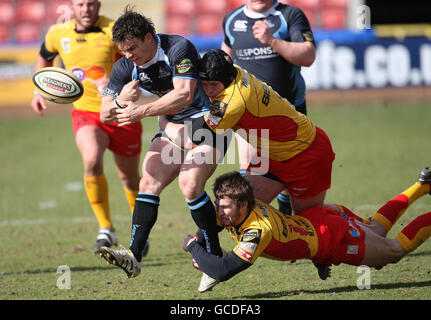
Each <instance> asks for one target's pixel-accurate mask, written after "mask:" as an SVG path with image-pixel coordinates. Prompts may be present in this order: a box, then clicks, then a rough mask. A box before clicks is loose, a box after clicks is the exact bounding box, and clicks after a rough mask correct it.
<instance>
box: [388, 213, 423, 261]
mask: <svg viewBox="0 0 431 320" xmlns="http://www.w3.org/2000/svg"><path fill="white" fill-rule="evenodd" d="M430 236H431V212H428V213H425V214H423V215H421V216H419V217H417V218H416V219H414V220H413V221H412V222H410V223H409V224H408V225H407V226H406V227H405V228H404V229H403V230H402V231H401V232H400V233H399V234H398V235H397V238H396V239H397V241H398V242H399V243H400V244H401V246H402V247H403V248H404V250H406V251H407V252H411V251H413V250H415V249H416V248H417V247H419V246H420V245H421V244H422V243H423V242H424V241H425V240H427V239H428V238H429V237H430Z"/></svg>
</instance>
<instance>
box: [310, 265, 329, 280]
mask: <svg viewBox="0 0 431 320" xmlns="http://www.w3.org/2000/svg"><path fill="white" fill-rule="evenodd" d="M314 266H315V267H316V268H317V273H318V274H319V278H320V279H322V280H326V278H329V277H330V276H331V265H330V264H320V263H314Z"/></svg>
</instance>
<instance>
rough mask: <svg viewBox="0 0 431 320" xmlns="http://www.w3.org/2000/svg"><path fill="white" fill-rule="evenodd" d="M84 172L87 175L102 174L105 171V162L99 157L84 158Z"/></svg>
mask: <svg viewBox="0 0 431 320" xmlns="http://www.w3.org/2000/svg"><path fill="white" fill-rule="evenodd" d="M83 161H84V172H85V175H86V176H87V177H92V176H100V175H101V174H102V173H103V162H102V161H100V160H99V159H98V158H97V157H93V158H91V157H89V158H85V159H84V160H83Z"/></svg>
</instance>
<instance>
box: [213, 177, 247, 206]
mask: <svg viewBox="0 0 431 320" xmlns="http://www.w3.org/2000/svg"><path fill="white" fill-rule="evenodd" d="M213 192H214V196H215V198H216V199H221V198H223V197H229V198H231V199H232V200H234V201H235V202H236V203H237V205H238V206H239V205H240V204H241V202H244V201H246V202H247V204H248V210H249V211H251V210H252V209H253V208H254V206H255V205H256V201H255V200H254V194H253V188H252V187H251V184H250V182H248V180H247V179H246V178H244V177H243V176H242V175H241V174H240V173H239V172H237V171H233V172H228V173H225V174H223V175H221V176H219V177H218V178H217V179H216V180H215V182H214V185H213Z"/></svg>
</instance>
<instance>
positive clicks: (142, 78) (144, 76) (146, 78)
mask: <svg viewBox="0 0 431 320" xmlns="http://www.w3.org/2000/svg"><path fill="white" fill-rule="evenodd" d="M139 81H141V83H142V84H144V83H147V82H152V81H151V79H150V77H149V76H148V74H146V73H145V72H141V73H140V74H139Z"/></svg>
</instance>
